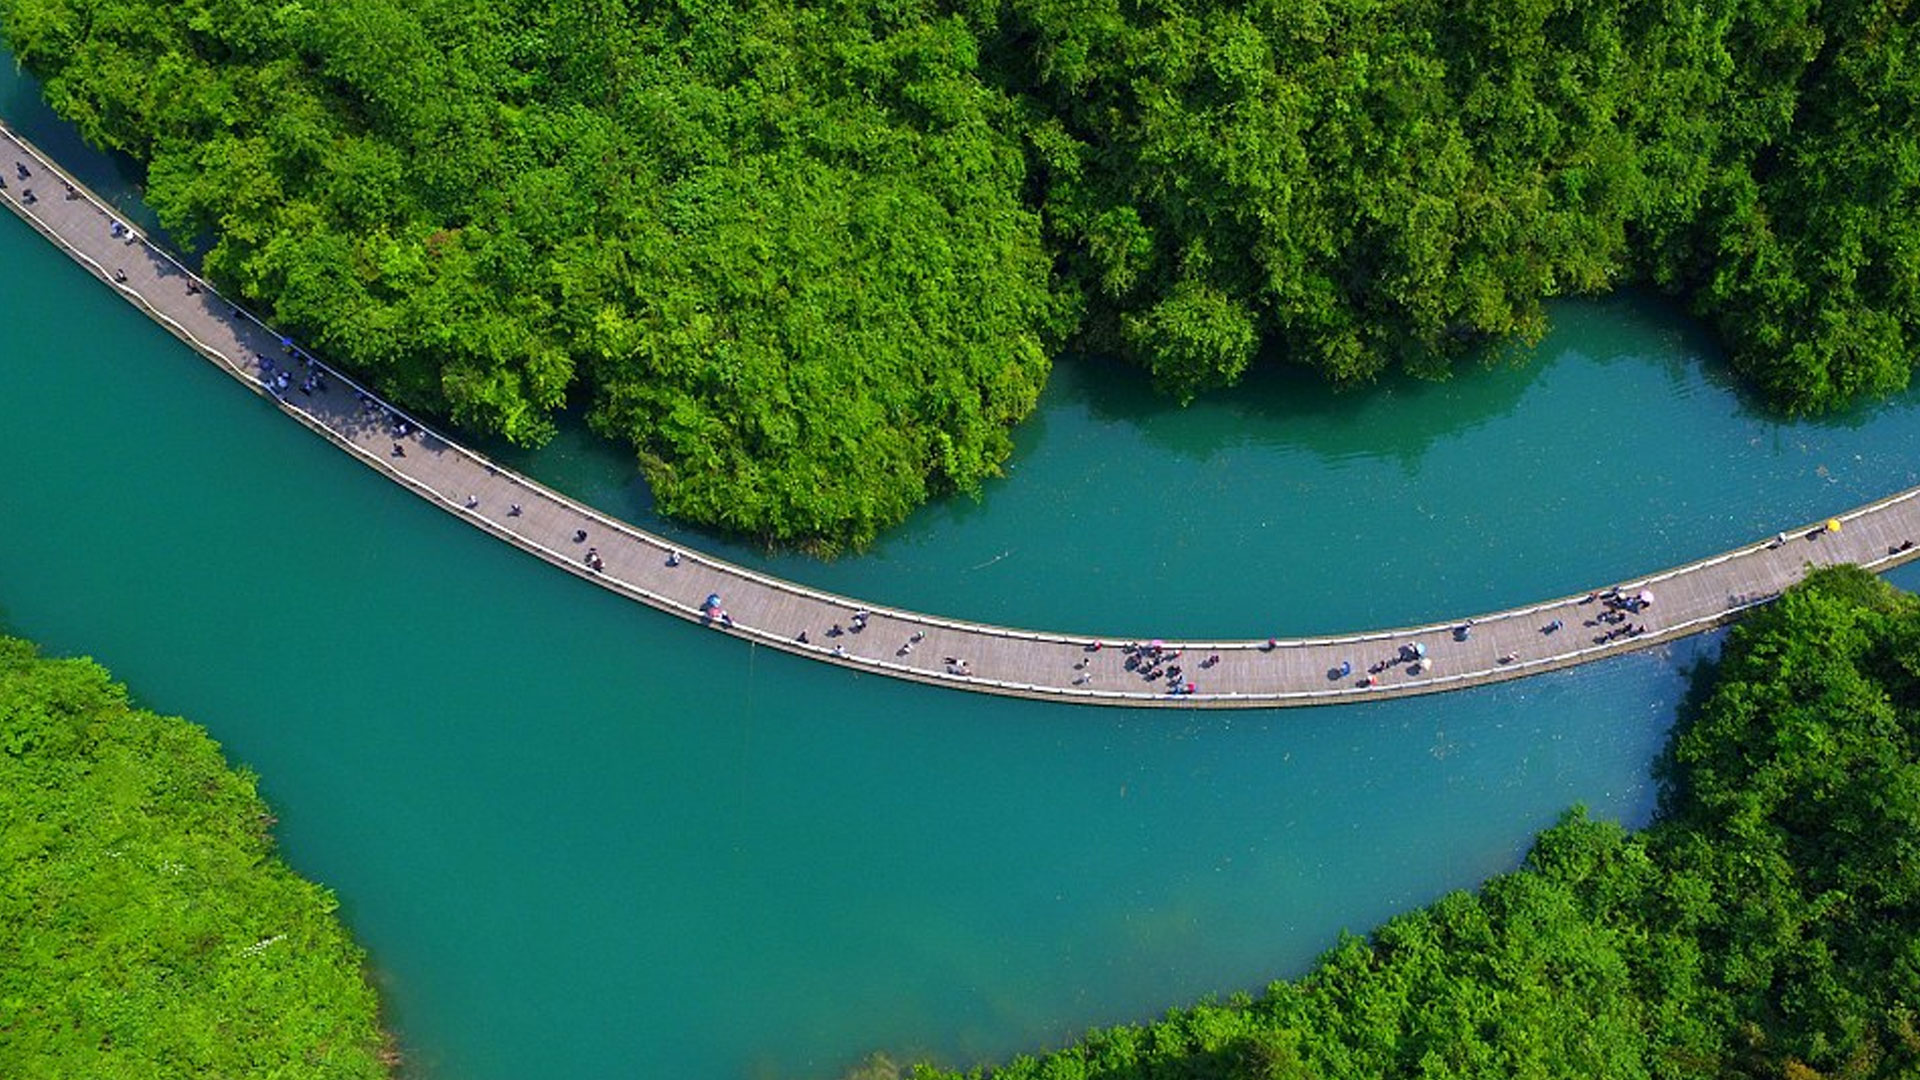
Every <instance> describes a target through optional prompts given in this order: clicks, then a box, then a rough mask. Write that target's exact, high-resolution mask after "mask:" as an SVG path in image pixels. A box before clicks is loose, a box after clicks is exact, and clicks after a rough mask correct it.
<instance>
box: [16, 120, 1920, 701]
mask: <svg viewBox="0 0 1920 1080" xmlns="http://www.w3.org/2000/svg"><path fill="white" fill-rule="evenodd" d="M21 169H24V170H26V174H25V175H21V173H20V170H21ZM0 179H4V180H5V182H6V186H5V189H4V190H0V201H4V202H6V204H7V205H8V206H9V207H10V208H11V209H13V210H14V211H15V212H16V213H17V214H18V215H19V216H20V217H21V218H22V219H23V220H25V221H26V222H27V223H28V224H29V225H30V226H32V227H33V228H34V229H35V230H36V231H37V232H39V233H40V234H41V235H42V236H43V237H45V238H46V239H48V240H49V241H50V242H52V243H53V244H54V245H55V246H57V247H59V248H60V249H61V250H63V251H65V252H66V253H67V254H68V255H69V257H71V258H73V259H74V261H75V262H76V263H78V264H79V265H80V266H82V267H83V268H85V269H87V270H88V271H89V272H90V273H92V274H93V275H94V276H95V277H96V278H97V279H99V280H100V281H101V282H102V283H103V284H106V285H107V286H109V287H110V288H112V289H114V291H116V292H117V293H119V294H120V296H121V297H122V298H123V299H125V300H127V301H128V302H129V303H131V304H133V305H134V306H135V307H137V308H139V309H140V310H141V311H143V312H144V313H145V314H147V315H148V316H149V317H150V318H152V319H153V320H154V321H156V322H158V323H159V324H160V325H162V326H163V327H165V328H166V329H167V330H168V331H169V332H171V333H173V334H174V335H175V336H176V337H179V338H180V339H181V340H182V341H184V342H186V343H187V344H188V345H189V346H191V347H192V348H193V349H194V350H195V351H196V352H199V353H200V354H201V355H202V356H203V357H205V358H207V359H209V360H210V361H212V362H214V363H215V364H217V365H218V366H220V367H221V368H222V369H223V370H225V371H226V372H227V373H228V374H229V375H231V376H233V377H234V378H235V379H236V380H238V381H240V382H241V383H242V384H243V385H246V386H247V387H248V388H249V389H251V390H252V391H253V392H254V393H256V394H258V395H260V396H262V397H265V398H267V399H268V400H270V401H272V402H274V403H275V404H276V405H277V406H278V407H279V408H280V410H281V411H282V412H284V413H287V414H289V415H291V416H292V418H293V419H295V420H296V421H298V422H299V423H301V424H303V425H304V426H306V427H307V428H308V429H309V430H311V431H313V432H314V433H315V434H318V435H320V436H321V437H323V438H326V439H327V440H328V441H330V442H332V443H334V444H335V445H336V446H338V447H339V448H341V449H342V450H345V451H347V452H348V453H349V454H351V455H353V456H354V457H356V458H357V459H359V460H360V461H361V463H362V464H364V465H366V466H367V467H369V468H371V469H374V470H375V471H376V472H380V473H382V474H383V475H385V476H387V478H388V479H391V480H393V481H394V482H396V483H399V484H401V485H403V486H405V487H407V488H409V489H410V490H412V491H413V492H414V493H415V494H416V495H418V496H420V497H421V498H423V499H426V500H427V501H428V502H430V503H433V504H435V505H437V506H439V507H440V508H441V509H442V510H445V511H446V512H448V513H450V514H453V515H455V516H457V517H460V518H462V519H464V520H466V521H467V522H468V524H471V525H473V526H475V527H476V528H480V529H482V530H484V531H486V532H489V533H491V534H493V535H494V536H495V537H496V538H498V539H501V540H504V541H506V542H508V543H511V544H513V545H514V546H516V547H518V548H520V549H521V550H523V551H525V552H527V553H528V554H531V555H533V556H534V557H536V558H540V559H542V560H543V561H546V562H549V563H551V564H553V565H555V566H557V567H559V568H561V569H563V570H566V571H567V572H569V573H571V574H573V575H574V576H576V577H580V578H584V579H587V580H589V581H592V582H594V583H595V584H598V585H600V586H601V587H603V588H606V589H609V590H610V591H613V592H616V593H619V594H621V595H624V596H626V597H627V598H629V599H632V600H636V601H638V602H640V603H642V604H645V605H647V606H649V607H652V608H654V609H656V610H659V611H663V612H666V613H667V614H670V615H674V616H677V617H679V618H681V619H684V620H687V621H690V622H694V623H697V624H700V625H701V626H703V627H704V628H708V629H714V630H718V631H721V632H726V633H730V634H732V635H734V636H737V637H742V638H745V639H747V640H748V641H749V642H752V643H755V644H761V645H767V646H770V647H773V648H778V649H780V650H782V651H784V652H788V653H792V654H795V655H799V656H804V657H807V658H809V659H814V660H820V661H824V662H827V663H832V664H836V665H838V666H841V667H843V668H847V669H851V670H853V671H867V672H872V673H874V674H878V675H885V676H888V677H893V678H902V679H907V680H911V681H917V682H922V683H927V684H930V685H938V686H945V687H948V688H950V689H958V690H968V691H974V692H982V693H991V694H997V695H1002V696H1013V697H1025V698H1029V699H1035V700H1044V701H1063V702H1069V703H1075V704H1094V705H1118V706H1137V707H1184V708H1195V707H1198V708H1271V707H1280V706H1299V705H1319V704H1341V703H1354V702H1363V701H1367V700H1371V699H1374V698H1381V697H1402V696H1412V695H1416V694H1428V693H1439V692H1444V691H1449V690H1457V689H1465V688H1469V687H1474V686H1480V685H1485V684H1487V683H1492V682H1499V681H1506V680H1509V679H1515V678H1523V677H1526V676H1529V675H1534V674H1539V673H1542V672H1546V671H1551V670H1557V669H1559V668H1563V667H1569V666H1573V665H1577V664H1582V663H1587V662H1591V661H1594V660H1598V659H1602V658H1605V657H1609V656H1613V655H1617V654H1621V653H1625V652H1631V651H1636V650H1640V649H1645V648H1648V647H1651V646H1654V645H1657V644H1660V643H1663V642H1667V641H1671V640H1675V639H1677V638H1680V637H1685V636H1689V635H1691V634H1694V633H1699V632H1702V631H1704V630H1707V629H1710V628H1712V627H1715V626H1718V625H1721V624H1723V623H1725V622H1727V621H1728V620H1730V619H1732V618H1733V617H1735V616H1737V615H1738V614H1739V613H1740V612H1742V611H1745V610H1746V609H1747V608H1749V607H1752V606H1755V605H1757V604H1761V603H1765V602H1767V601H1768V600H1770V599H1772V597H1773V596H1775V595H1777V594H1778V593H1779V591H1780V590H1781V589H1783V588H1785V587H1786V586H1787V585H1790V584H1792V583H1793V582H1795V581H1798V580H1799V579H1800V578H1801V577H1802V576H1804V574H1805V572H1806V570H1807V568H1808V567H1809V566H1813V565H1824V564H1828V563H1834V562H1854V563H1858V564H1860V565H1862V566H1865V567H1867V568H1868V569H1871V570H1874V571H1876V572H1878V571H1884V570H1887V569H1890V568H1892V567H1894V566H1897V565H1900V564H1902V563H1905V562H1907V561H1909V560H1911V559H1913V558H1915V557H1916V556H1920V549H1916V548H1913V547H1910V546H1907V547H1903V546H1902V545H1904V544H1907V543H1908V542H1909V541H1910V540H1912V539H1913V538H1915V537H1917V536H1920V488H1912V489H1908V490H1906V491H1903V492H1899V493H1896V494H1894V495H1892V496H1889V497H1887V498H1885V499H1881V500H1879V501H1877V502H1873V503H1869V504H1867V505H1866V506H1863V507H1859V508H1856V509H1853V510H1849V511H1847V512H1845V513H1842V514H1839V515H1836V517H1835V519H1834V520H1836V521H1838V522H1840V523H1841V525H1842V528H1841V529H1840V531H1838V532H1831V533H1830V532H1828V531H1826V530H1825V528H1824V526H1816V525H1808V524H1802V525H1799V526H1796V527H1795V528H1793V529H1790V530H1789V533H1790V534H1791V535H1793V536H1794V537H1795V539H1793V540H1791V541H1787V542H1785V543H1780V542H1774V541H1759V542H1755V543H1752V544H1749V545H1746V546H1743V547H1740V548H1736V549H1734V550H1732V551H1729V552H1725V553H1722V554H1718V555H1713V556H1710V557H1708V558H1705V559H1701V560H1697V561H1694V562H1690V563H1687V564H1684V565H1682V566H1678V567H1673V568H1670V569H1667V570H1662V571H1659V572H1656V573H1653V574H1650V575H1647V576H1645V577H1641V578H1637V579H1632V580H1630V581H1625V582H1621V583H1619V584H1618V585H1616V586H1615V587H1616V588H1618V589H1619V590H1620V591H1621V593H1622V595H1624V596H1627V597H1637V596H1638V594H1639V593H1641V592H1642V591H1648V592H1651V591H1653V590H1655V589H1658V590H1659V591H1658V600H1657V601H1656V602H1655V603H1654V605H1653V606H1651V607H1648V608H1644V609H1641V610H1637V611H1635V612H1634V613H1633V618H1632V619H1630V620H1629V621H1628V623H1615V624H1608V623H1597V622H1594V621H1591V617H1592V616H1594V615H1596V614H1597V613H1598V611H1599V608H1598V607H1597V606H1596V605H1595V604H1594V603H1592V602H1591V601H1592V600H1593V599H1594V596H1597V594H1598V593H1599V592H1600V590H1598V589H1596V590H1595V594H1594V595H1593V596H1587V597H1577V596H1569V597H1562V598H1557V599H1551V600H1547V601H1543V602H1541V603H1537V604H1532V605H1528V606H1525V607H1519V608H1512V609H1507V610H1504V611H1498V612H1492V613H1485V614H1476V615H1473V616H1471V618H1461V619H1459V620H1456V621H1452V622H1447V623H1436V624H1427V625H1423V626H1412V627H1395V628H1388V629H1382V630H1374V631H1365V632H1360V633H1356V634H1349V635H1337V636H1322V637H1314V638H1291V639H1280V640H1274V639H1263V640H1251V641H1249V640H1231V641H1227V640H1223V641H1204V640H1186V641H1169V642H1166V643H1165V644H1164V645H1163V646H1162V647H1161V649H1160V651H1159V652H1158V653H1152V654H1150V653H1147V652H1144V651H1143V652H1140V653H1135V654H1129V653H1128V652H1127V650H1125V649H1123V648H1122V647H1121V643H1122V642H1123V641H1125V640H1126V638H1124V637H1104V638H1100V637H1095V636H1092V635H1088V634H1077V633H1075V634H1069V633H1061V632H1049V631H1029V630H1022V629H1015V628H1010V627H1001V626H992V625H987V624H980V623H971V622H965V621H960V620H953V619H946V618H942V617H939V616H936V615H929V614H923V613H919V612H913V611H907V610H903V609H897V608H889V607H884V606H876V605H868V604H863V603H862V602H860V601H858V600H856V599H853V598H851V597H846V596H841V595H837V594H833V593H828V592H825V591H821V590H816V589H812V588H809V587H806V586H803V585H799V584H796V583H793V582H788V581H785V580H782V579H779V578H774V577H770V576H768V575H764V574H761V573H758V572H756V571H753V570H750V569H747V568H745V567H741V566H737V565H735V564H732V563H729V562H726V561H725V560H721V559H717V558H714V557H712V556H709V555H706V554H704V553H701V552H698V551H695V550H692V549H686V548H680V547H679V546H678V545H676V544H674V543H672V542H670V541H668V540H666V539H664V538H661V537H658V536H656V535H654V534H652V533H648V532H646V531H645V530H642V529H638V528H635V527H634V526H631V525H628V524H627V523H625V522H621V521H618V520H616V519H614V518H611V517H609V516H607V515H605V514H602V513H601V512H599V511H597V510H595V509H593V508H591V507H588V506H586V505H584V504H581V503H579V502H576V501H575V500H572V499H570V498H568V497H566V496H564V495H561V494H559V493H558V492H555V491H553V490H551V489H549V488H547V487H545V486H544V485H541V484H539V483H537V482H535V481H532V480H530V479H528V478H526V477H523V476H520V475H519V474H517V473H514V472H512V471H511V470H508V469H505V468H503V467H501V466H499V465H497V464H495V463H493V462H492V461H490V460H488V459H487V458H485V457H484V456H482V455H480V454H478V453H476V452H474V451H472V450H469V449H467V448H466V447H464V446H462V445H460V444H459V443H457V442H454V441H453V440H451V439H448V438H446V437H445V436H442V435H440V434H439V433H438V432H436V431H435V430H434V429H433V428H432V427H431V426H428V425H425V424H422V423H421V422H420V421H419V420H417V419H416V418H414V417H413V416H411V415H409V414H407V413H405V412H404V411H402V410H399V409H397V408H395V407H393V406H392V405H390V404H388V403H386V402H384V401H383V400H381V399H380V398H379V397H378V395H376V394H374V393H373V392H372V391H371V390H370V389H368V388H366V387H364V386H362V385H361V384H359V383H357V382H356V381H354V380H353V379H352V378H350V377H349V376H347V375H345V374H344V373H341V372H339V371H337V370H335V369H333V368H332V367H330V366H329V365H327V364H326V363H325V362H324V361H323V360H321V359H320V358H318V357H314V356H312V355H311V354H309V353H307V352H306V351H305V350H303V349H301V348H300V347H299V346H298V345H296V344H294V343H292V342H291V341H289V340H288V339H286V338H284V337H283V336H282V335H280V334H279V333H278V332H276V331H275V330H273V329H272V328H271V327H270V326H268V325H267V324H266V323H265V322H264V321H263V320H261V319H259V318H257V317H256V316H254V315H252V314H251V313H249V312H247V311H246V310H245V309H244V308H242V307H240V306H238V305H236V304H233V303H232V302H231V301H229V300H227V299H226V298H224V297H222V296H221V295H220V294H219V293H218V292H216V291H215V290H214V289H213V287H212V286H211V285H210V284H208V283H207V282H205V281H204V280H203V279H201V278H200V277H199V276H198V275H197V274H195V273H194V272H193V271H192V270H190V269H189V268H188V267H186V266H184V265H182V264H181V263H179V262H178V261H177V260H175V259H174V258H173V257H172V256H171V255H169V254H168V253H166V252H165V251H163V250H161V249H159V248H158V247H156V246H154V245H153V244H152V243H150V242H148V241H147V240H146V238H145V237H144V236H142V235H140V234H139V233H138V231H137V230H132V229H129V228H126V227H125V226H124V225H122V224H121V223H120V221H119V219H118V218H117V217H116V214H115V211H114V210H113V209H112V208H111V207H110V206H108V205H107V204H106V203H105V202H104V200H101V199H100V198H98V196H96V195H95V194H94V193H93V192H91V191H89V190H88V189H87V188H86V187H85V186H84V185H82V184H80V183H79V182H78V181H77V180H75V179H74V178H73V177H72V176H71V175H69V174H67V173H66V172H65V171H64V170H63V169H61V168H60V167H59V165H58V163H57V162H55V161H53V160H52V159H51V158H48V157H47V156H46V155H44V154H42V153H40V152H39V151H38V150H37V149H36V148H34V147H33V146H32V145H31V144H29V143H27V142H26V141H25V140H24V139H22V138H21V137H20V136H19V135H18V134H16V133H15V132H14V131H13V130H12V129H11V128H10V127H9V126H6V125H0ZM29 191H31V192H32V198H31V199H29V198H28V197H27V193H28V192H29ZM316 381H317V383H318V384H319V385H318V386H315V385H314V382H316ZM1803 537H1804V539H1801V538H1803ZM709 601H713V602H712V603H709ZM857 611H870V616H869V618H868V619H866V620H864V622H863V623H862V624H861V625H860V626H859V627H858V628H855V627H853V623H854V619H853V615H854V613H855V612H857ZM1634 620H1639V621H1641V622H1643V623H1644V631H1643V632H1641V633H1639V634H1637V635H1633V636H1623V637H1619V638H1613V639H1609V640H1605V641H1601V640H1598V639H1599V638H1600V637H1601V635H1602V634H1603V633H1604V632H1605V631H1606V630H1607V629H1609V627H1610V626H1617V625H1629V624H1631V623H1632V622H1633V621H1634ZM1556 624H1557V628H1556V629H1551V630H1549V629H1547V627H1549V626H1555V625H1556ZM1582 624H1586V625H1582ZM1462 627H1470V632H1469V634H1467V635H1465V636H1462V635H1461V634H1460V633H1459V631H1460V629H1461V628H1462ZM836 630H839V631H840V632H839V633H835V631H836ZM1135 640H1136V641H1140V642H1147V641H1152V640H1153V639H1152V638H1151V637H1149V636H1148V635H1147V634H1146V633H1144V632H1143V633H1141V634H1139V635H1137V636H1136V637H1135ZM1096 642H1098V643H1099V644H1098V645H1096V644H1095V643H1096ZM1414 645H1418V646H1420V647H1421V648H1422V649H1425V650H1426V652H1425V655H1424V656H1421V657H1418V658H1417V662H1416V657H1414V656H1412V655H1410V654H1409V655H1404V656H1403V655H1402V653H1401V650H1402V649H1403V648H1410V647H1412V646H1414ZM1181 653H1188V654H1190V655H1191V660H1190V661H1189V666H1188V667H1186V668H1183V669H1182V670H1181V671H1180V672H1179V676H1180V677H1179V678H1177V679H1173V678H1169V679H1162V678H1158V677H1156V678H1153V679H1150V680H1149V679H1146V678H1142V677H1141V675H1140V672H1141V671H1145V670H1158V669H1160V668H1162V667H1164V668H1166V669H1167V670H1168V671H1171V670H1172V668H1173V665H1174V664H1175V663H1177V661H1178V660H1179V658H1180V657H1179V654H1181ZM1130 655H1131V658H1132V659H1134V660H1135V661H1136V662H1135V663H1134V664H1129V663H1128V662H1127V661H1128V659H1129V657H1130ZM1203 657H1204V658H1205V659H1203ZM1215 657H1217V659H1215ZM1342 665H1349V667H1348V669H1347V671H1346V672H1345V673H1344V674H1338V673H1339V672H1340V669H1341V668H1342ZM1370 668H1373V669H1377V670H1376V671H1375V672H1374V673H1373V674H1374V675H1375V676H1376V678H1374V679H1367V678H1363V675H1365V674H1366V673H1367V672H1368V670H1369V669H1370ZM1189 683H1190V684H1191V685H1192V690H1191V692H1179V693H1176V692H1172V691H1171V690H1170V689H1169V688H1170V687H1173V686H1178V687H1179V688H1180V689H1181V690H1185V689H1186V688H1187V686H1188V685H1189Z"/></svg>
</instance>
